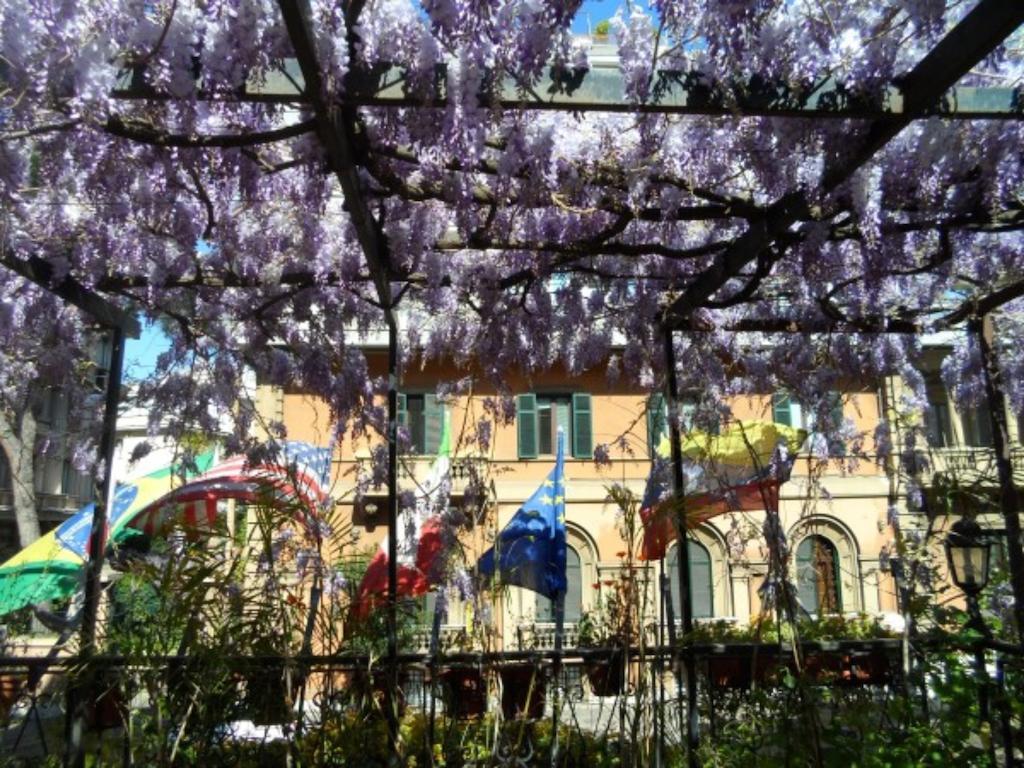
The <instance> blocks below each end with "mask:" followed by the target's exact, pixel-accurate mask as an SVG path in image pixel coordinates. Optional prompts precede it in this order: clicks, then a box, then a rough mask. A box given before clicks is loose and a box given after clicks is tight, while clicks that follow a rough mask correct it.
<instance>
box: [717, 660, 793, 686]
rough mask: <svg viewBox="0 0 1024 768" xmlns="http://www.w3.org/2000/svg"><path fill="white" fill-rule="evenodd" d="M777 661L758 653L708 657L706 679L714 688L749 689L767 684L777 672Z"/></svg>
mask: <svg viewBox="0 0 1024 768" xmlns="http://www.w3.org/2000/svg"><path fill="white" fill-rule="evenodd" d="M779 664H780V662H779V659H778V658H776V657H774V656H768V655H767V654H764V653H759V654H757V656H753V655H748V654H743V655H736V654H723V655H715V656H709V657H708V679H709V680H710V682H711V685H712V686H713V687H715V688H749V687H750V686H751V684H752V683H753V682H754V681H755V680H756V681H757V683H758V685H762V684H764V683H766V682H768V681H769V680H770V679H771V677H772V675H773V674H774V673H776V672H777V671H778V668H779Z"/></svg>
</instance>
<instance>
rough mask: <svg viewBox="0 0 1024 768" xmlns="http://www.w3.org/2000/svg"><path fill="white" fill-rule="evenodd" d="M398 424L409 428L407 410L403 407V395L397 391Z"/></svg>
mask: <svg viewBox="0 0 1024 768" xmlns="http://www.w3.org/2000/svg"><path fill="white" fill-rule="evenodd" d="M398 426H399V427H402V428H404V429H405V430H406V431H408V430H409V411H408V410H407V409H406V407H405V395H404V394H402V393H401V392H399V393H398Z"/></svg>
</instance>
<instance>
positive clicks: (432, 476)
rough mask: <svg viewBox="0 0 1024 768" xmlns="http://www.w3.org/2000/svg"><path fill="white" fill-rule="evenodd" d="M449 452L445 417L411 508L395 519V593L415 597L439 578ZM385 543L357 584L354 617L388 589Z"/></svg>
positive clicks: (361, 614) (367, 610) (366, 610)
mask: <svg viewBox="0 0 1024 768" xmlns="http://www.w3.org/2000/svg"><path fill="white" fill-rule="evenodd" d="M450 454H451V451H450V448H449V428H448V418H447V416H446V417H445V418H444V423H443V425H442V427H441V444H440V446H439V447H438V450H437V458H435V459H434V463H433V464H432V465H431V467H430V472H429V474H428V475H427V479H426V480H425V481H424V482H423V484H422V485H421V486H420V489H419V493H417V495H416V503H415V505H414V506H413V507H412V509H403V510H402V511H401V512H400V513H399V515H398V520H397V526H396V531H397V535H398V551H397V553H396V554H397V558H396V560H397V563H398V568H397V571H398V595H399V596H400V597H416V596H418V595H422V594H425V593H426V592H427V591H428V590H429V589H430V587H431V586H432V585H433V584H437V583H438V582H439V581H440V580H441V577H442V575H443V574H442V573H441V572H440V571H441V565H442V561H443V552H444V541H443V539H442V536H441V515H442V514H443V513H444V512H445V511H446V510H447V508H448V499H449V496H450V493H451V455H450ZM388 559H389V558H388V543H387V539H385V540H384V541H382V542H381V544H380V549H379V550H377V554H376V555H374V558H373V560H371V561H370V565H369V566H368V567H367V569H366V574H365V575H364V576H363V580H362V582H361V583H360V584H359V596H358V597H357V598H356V602H355V603H354V605H353V608H352V610H353V613H354V615H355V616H356V617H359V618H365V617H366V616H367V615H368V614H369V613H370V610H371V609H372V608H373V607H374V605H376V604H377V603H378V602H379V601H380V599H381V596H382V595H386V594H387V591H388Z"/></svg>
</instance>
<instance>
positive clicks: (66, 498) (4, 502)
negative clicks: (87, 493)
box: [0, 489, 85, 514]
mask: <svg viewBox="0 0 1024 768" xmlns="http://www.w3.org/2000/svg"><path fill="white" fill-rule="evenodd" d="M83 504H85V502H84V501H82V500H81V499H80V498H78V497H77V496H72V495H69V494H66V493H37V494H36V508H37V509H38V510H39V511H40V512H50V513H53V512H60V513H63V514H72V513H74V512H77V511H78V510H79V509H81V508H82V505H83ZM0 509H8V510H10V509H14V491H11V490H8V489H4V490H0Z"/></svg>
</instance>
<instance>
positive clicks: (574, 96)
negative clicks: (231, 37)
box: [114, 3, 1024, 120]
mask: <svg viewBox="0 0 1024 768" xmlns="http://www.w3.org/2000/svg"><path fill="white" fill-rule="evenodd" d="M1006 5H1007V6H1010V5H1012V4H1011V3H1007V4H1006ZM957 39H958V41H959V40H961V39H962V38H960V37H958V38H957ZM968 42H969V41H968ZM937 69H938V68H937ZM939 74H940V75H941V73H939ZM486 79H487V78H485V80H486ZM306 82H307V81H306V78H305V70H304V69H303V67H302V64H301V62H300V61H299V60H298V59H289V60H287V61H286V62H285V65H284V71H283V72H279V73H271V74H270V75H269V76H268V77H266V78H265V79H258V80H257V79H256V78H253V79H252V80H251V81H250V82H249V83H248V84H247V85H246V86H245V87H244V88H242V89H240V90H237V91H203V90H200V92H199V95H200V98H205V99H213V100H222V101H243V102H255V103H271V104H280V103H284V104H290V103H302V102H307V101H308V100H309V94H310V93H311V92H312V89H310V88H307V87H306V85H305V83H306ZM445 82H446V72H445V67H444V65H438V67H437V76H436V77H435V78H434V86H433V89H432V90H431V92H429V93H427V94H410V93H407V92H406V90H405V83H406V74H405V72H404V71H403V70H402V69H401V68H399V67H385V68H383V70H382V71H380V72H379V73H378V74H375V75H372V76H371V75H364V77H362V78H361V79H359V80H353V81H351V82H350V83H348V84H347V85H348V88H347V89H346V91H345V92H344V94H342V95H341V96H340V100H341V104H342V105H344V106H348V107H390V108H404V107H408V108H437V109H443V108H445V107H447V105H448V97H447V93H446V91H445ZM652 90H653V95H652V96H651V98H650V99H649V100H648V101H647V102H645V103H642V104H641V103H637V102H634V101H630V100H628V99H626V98H625V96H624V94H625V88H624V80H623V76H622V72H621V71H620V70H619V67H618V63H617V62H615V61H613V60H607V61H598V62H595V63H594V64H593V65H592V66H591V68H590V69H589V70H573V71H568V72H563V73H553V72H552V71H550V70H549V71H548V72H547V73H546V74H545V75H543V76H542V77H541V78H540V80H539V82H537V83H536V84H535V85H534V87H533V88H532V92H533V93H534V94H543V96H542V97H541V98H539V99H538V98H535V97H534V96H533V95H529V94H526V93H524V92H523V89H522V88H521V86H520V84H519V83H518V82H517V81H516V79H514V78H512V77H505V78H504V79H503V80H502V82H501V84H500V87H498V88H497V89H495V90H494V91H491V92H488V93H481V94H480V102H481V105H482V106H488V107H491V106H500V107H501V108H502V109H511V110H530V111H552V110H554V111H558V110H561V111H565V112H609V113H628V114H668V115H710V116H716V115H717V116H721V117H805V118H818V119H842V120H849V119H855V120H883V119H891V118H912V119H918V118H925V117H932V116H936V115H937V116H941V117H943V118H946V119H950V120H1021V119H1024V93H1022V91H1021V89H1020V88H1019V87H1012V88H1011V87H999V86H987V87H974V86H960V87H952V88H948V89H946V88H944V89H942V90H940V91H938V92H937V93H935V94H934V95H933V96H931V97H930V98H928V99H921V98H919V97H918V96H917V94H916V93H915V91H914V90H913V84H912V83H911V84H908V83H907V82H906V81H901V82H899V83H891V84H889V85H887V86H884V87H882V88H880V89H879V90H878V92H876V93H871V94H867V93H856V92H852V91H849V90H847V89H846V88H845V86H844V85H843V84H842V83H837V82H836V81H834V80H831V79H830V80H826V81H825V82H824V83H820V84H812V85H794V84H791V83H785V82H782V81H766V80H764V79H763V78H761V77H759V76H754V77H751V78H749V79H746V80H739V79H736V80H731V81H727V82H726V81H714V80H712V79H711V78H709V77H708V76H707V75H705V74H703V73H701V72H697V71H690V72H681V71H676V70H659V71H657V72H656V73H655V76H654V86H653V88H652ZM114 96H115V97H116V98H120V99H162V98H169V97H168V95H167V94H164V93H161V92H160V91H157V90H155V89H152V88H150V87H148V86H147V85H146V84H145V78H144V73H143V72H142V71H141V70H137V71H134V72H127V73H125V74H124V75H123V76H122V77H121V79H120V81H119V83H118V86H117V88H116V89H115V91H114Z"/></svg>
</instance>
